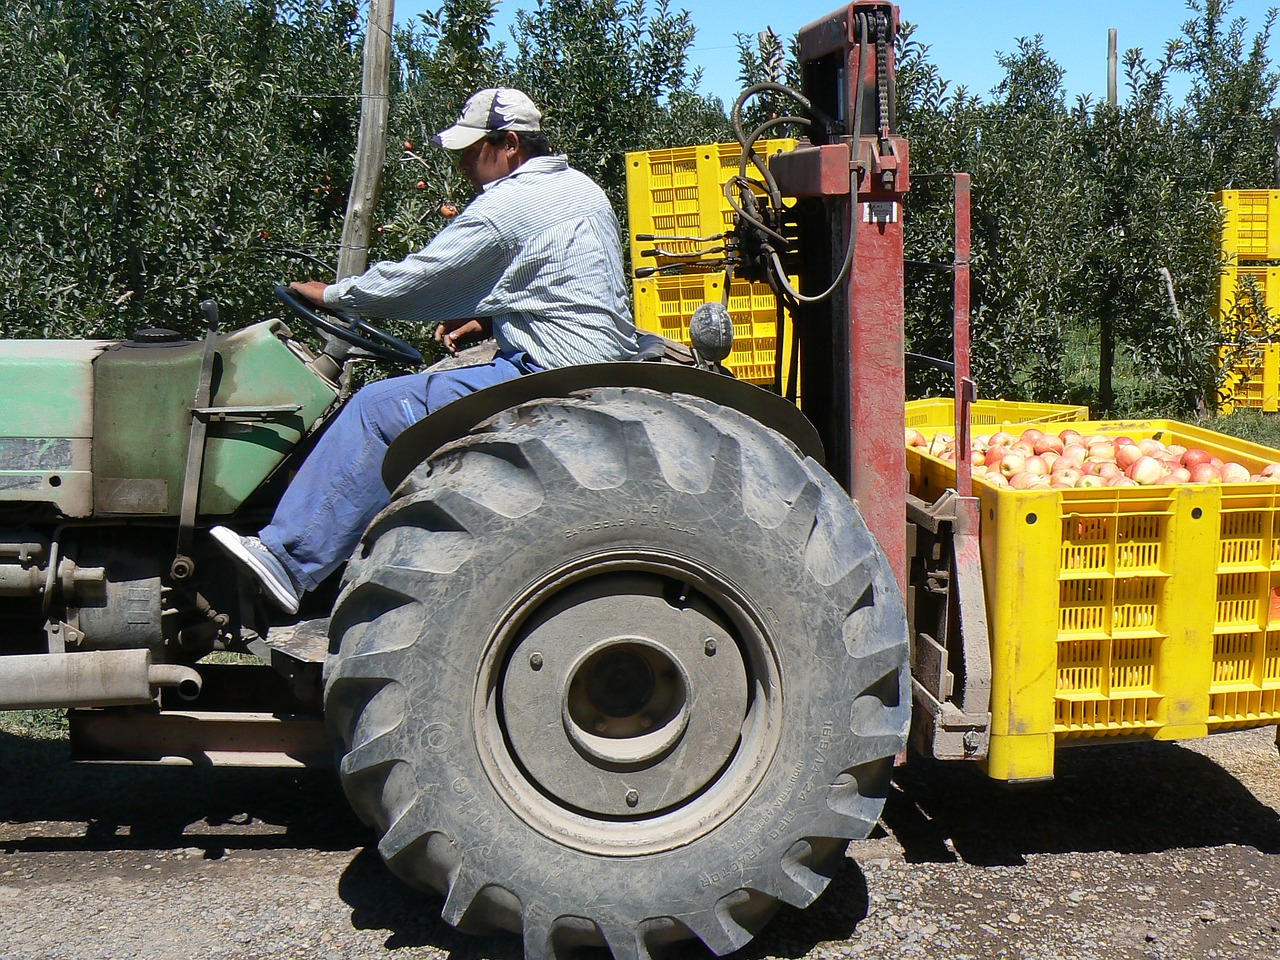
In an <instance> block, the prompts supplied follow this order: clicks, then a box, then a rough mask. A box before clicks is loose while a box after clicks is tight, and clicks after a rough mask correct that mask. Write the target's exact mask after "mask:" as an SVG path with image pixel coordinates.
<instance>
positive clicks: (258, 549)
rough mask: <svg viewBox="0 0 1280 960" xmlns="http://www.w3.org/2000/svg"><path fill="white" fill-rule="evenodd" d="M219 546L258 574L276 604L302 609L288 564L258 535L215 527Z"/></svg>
mask: <svg viewBox="0 0 1280 960" xmlns="http://www.w3.org/2000/svg"><path fill="white" fill-rule="evenodd" d="M209 535H210V536H211V537H213V539H214V541H215V542H216V543H217V544H218V546H220V547H222V549H223V550H225V551H226V552H227V554H228V555H229V556H230V557H231V559H232V560H235V561H236V562H237V563H238V564H240V566H241V567H243V568H244V569H245V570H248V571H249V572H250V573H251V574H253V575H254V577H255V578H257V580H258V582H259V583H260V584H262V587H263V589H264V590H266V592H267V596H269V597H270V598H271V599H272V600H273V601H275V604H276V606H278V607H280V608H281V609H282V610H284V612H285V613H297V612H298V600H299V597H298V588H297V587H295V586H294V585H293V579H292V578H291V577H290V576H289V571H288V570H286V569H285V567H284V564H282V563H281V562H280V561H279V560H277V559H276V555H275V554H274V553H272V552H271V551H270V550H268V549H267V547H266V546H265V545H264V544H263V542H262V541H261V540H259V539H258V538H257V537H242V536H240V534H238V533H236V532H235V531H234V530H232V529H231V528H229V527H213V528H211V529H210V530H209Z"/></svg>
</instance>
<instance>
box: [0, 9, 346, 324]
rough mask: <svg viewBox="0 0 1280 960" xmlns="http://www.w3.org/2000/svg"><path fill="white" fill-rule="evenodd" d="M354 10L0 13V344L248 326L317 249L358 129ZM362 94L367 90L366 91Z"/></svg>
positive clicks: (36, 10) (336, 207)
mask: <svg viewBox="0 0 1280 960" xmlns="http://www.w3.org/2000/svg"><path fill="white" fill-rule="evenodd" d="M355 27H356V7H355V4H354V3H324V2H321V0H292V2H289V3H286V4H284V5H283V9H277V7H276V5H275V4H272V3H268V2H266V0H253V2H251V3H248V4H246V3H244V2H237V0H110V2H105V0H17V2H15V3H13V4H10V5H9V7H8V8H7V9H6V11H5V15H4V16H3V17H0V89H3V90H4V91H5V96H6V99H7V100H8V103H7V104H6V108H5V110H4V111H2V112H0V138H2V139H3V141H4V143H5V144H6V160H5V161H4V165H5V167H6V175H4V176H0V206H2V207H3V209H4V211H5V219H6V226H7V228H8V231H9V233H10V235H11V236H13V237H22V238H24V242H22V243H16V242H15V243H11V244H8V245H7V246H6V247H5V248H4V250H3V252H2V253H0V314H2V315H3V316H4V318H5V319H4V334H5V335H6V336H72V335H96V336H108V335H110V336H115V335H121V334H123V333H125V332H127V331H128V330H129V329H132V328H135V327H138V326H144V325H155V326H172V327H177V328H179V329H185V330H187V331H189V332H192V331H194V330H195V329H196V328H197V327H198V324H199V321H198V309H197V305H198V302H199V301H200V300H201V299H203V298H205V297H214V298H216V299H218V300H219V301H220V302H221V303H222V305H223V313H224V317H225V318H226V319H227V320H228V321H229V322H230V323H238V322H242V321H244V320H247V319H249V318H251V317H254V316H260V315H261V311H262V310H263V309H264V306H265V299H266V297H265V295H264V291H269V290H270V288H271V285H272V283H273V282H276V281H278V280H279V279H280V278H281V277H282V276H284V275H286V271H287V269H288V264H289V260H288V256H287V255H286V254H284V253H282V252H281V250H280V247H281V246H285V247H289V248H301V249H316V248H318V246H319V245H320V243H321V238H322V237H323V236H324V234H325V228H326V226H327V224H328V222H329V221H330V220H331V219H332V218H333V217H334V215H335V211H336V213H337V216H338V218H339V219H340V217H341V212H340V210H341V208H340V205H338V204H337V203H336V202H335V200H334V198H333V197H332V195H331V194H332V191H333V190H334V185H335V184H336V183H338V182H340V176H341V174H340V173H339V172H338V171H337V170H336V168H335V157H336V156H337V155H339V154H340V153H342V152H344V151H347V150H348V149H349V148H347V147H346V144H348V143H349V142H350V141H351V140H352V139H353V133H354V126H353V117H354V112H353V110H352V101H351V98H350V96H349V94H350V91H352V90H353V89H358V77H359V64H358V58H357V55H356V53H355V50H354V48H353V42H354V39H355V34H356V30H355ZM353 80H354V84H353V82H352V81H353Z"/></svg>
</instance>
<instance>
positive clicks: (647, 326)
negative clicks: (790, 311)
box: [635, 273, 790, 383]
mask: <svg viewBox="0 0 1280 960" xmlns="http://www.w3.org/2000/svg"><path fill="white" fill-rule="evenodd" d="M635 293H636V325H637V326H638V327H640V329H642V330H648V331H650V332H651V333H660V334H662V335H663V336H664V337H668V338H670V339H672V340H679V341H680V342H681V343H683V344H685V345H686V346H687V345H688V344H689V319H690V318H691V317H692V316H693V311H694V310H696V309H697V308H698V307H699V306H700V305H702V304H704V303H710V302H712V301H715V302H719V301H720V300H721V298H722V295H723V293H724V274H723V273H705V274H692V275H686V276H675V277H651V278H649V279H647V280H637V281H636V285H635ZM729 315H730V316H731V317H733V352H732V353H730V354H729V356H728V357H727V358H726V359H725V361H724V362H725V365H726V366H727V367H728V368H729V369H730V370H732V371H733V373H734V376H736V377H737V378H738V379H740V380H748V381H750V382H752V383H772V382H773V366H774V354H775V352H776V350H777V336H778V312H777V301H776V300H775V298H774V296H773V291H772V290H770V289H769V285H768V284H767V283H747V282H746V281H745V280H735V281H734V282H733V285H732V286H731V287H730V288H729ZM788 339H789V338H788ZM789 346H790V344H789V343H788V348H789ZM785 358H786V359H787V360H789V358H790V350H789V349H788V350H787V351H786V356H785Z"/></svg>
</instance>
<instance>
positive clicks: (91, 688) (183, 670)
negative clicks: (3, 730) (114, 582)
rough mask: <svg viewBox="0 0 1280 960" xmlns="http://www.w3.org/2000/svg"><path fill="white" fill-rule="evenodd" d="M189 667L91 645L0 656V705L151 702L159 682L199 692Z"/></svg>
mask: <svg viewBox="0 0 1280 960" xmlns="http://www.w3.org/2000/svg"><path fill="white" fill-rule="evenodd" d="M200 686H201V680H200V674H198V673H197V672H196V671H195V670H193V669H191V668H190V667H182V666H178V665H177V664H172V663H152V662H151V651H150V650H94V651H87V652H84V653H37V654H23V655H20V656H11V657H0V710H35V709H43V708H48V707H125V706H134V705H142V704H146V703H151V702H152V701H153V700H155V697H156V693H157V692H158V690H159V688H160V687H176V688H177V690H178V696H180V697H182V698H183V699H184V700H194V699H195V698H196V697H198V696H199V695H200Z"/></svg>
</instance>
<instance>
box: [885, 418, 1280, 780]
mask: <svg viewBox="0 0 1280 960" xmlns="http://www.w3.org/2000/svg"><path fill="white" fill-rule="evenodd" d="M1029 425H1030V424H1020V425H1014V426H1013V427H1010V428H1006V429H1008V431H1009V432H1010V433H1015V434H1016V433H1018V432H1020V431H1021V429H1023V428H1024V427H1025V426H1029ZM1040 426H1043V425H1042V424H1041V425H1040ZM1073 426H1074V427H1075V429H1078V430H1079V431H1080V432H1081V433H1083V434H1085V435H1089V434H1092V433H1105V434H1108V435H1113V436H1118V435H1127V436H1129V437H1132V438H1133V439H1135V440H1138V439H1141V438H1143V437H1156V438H1158V439H1160V440H1162V441H1164V442H1165V443H1166V444H1169V443H1180V444H1182V445H1184V446H1188V447H1202V448H1204V449H1206V450H1209V451H1210V452H1212V453H1214V454H1216V455H1217V456H1220V457H1223V458H1224V459H1231V460H1236V461H1238V462H1240V463H1242V464H1244V465H1245V466H1246V467H1248V468H1249V469H1250V471H1251V472H1254V473H1256V472H1258V471H1260V470H1261V468H1262V467H1263V466H1264V465H1265V464H1267V463H1272V462H1277V461H1280V451H1277V450H1272V449H1269V448H1267V447H1262V446H1260V445H1258V444H1254V443H1249V442H1246V441H1243V440H1236V439H1234V438H1230V437H1226V436H1223V435H1221V434H1217V433H1214V432H1212V431H1209V430H1204V429H1201V428H1198V427H1194V426H1191V425H1188V424H1182V423H1177V422H1174V421H1169V420H1145V421H1084V422H1081V423H1076V424H1073ZM934 429H936V428H929V429H922V432H924V433H925V434H926V435H930V434H931V433H932V432H934ZM907 469H908V472H909V477H910V486H911V490H912V492H913V493H914V494H916V495H917V496H919V497H921V498H923V499H925V500H929V501H932V500H934V499H936V498H937V497H938V496H939V495H940V494H941V492H942V491H943V490H945V489H947V488H948V487H951V486H953V485H954V483H955V469H954V466H953V465H952V464H950V463H947V462H945V461H942V460H939V459H937V458H935V457H931V456H929V455H927V454H925V453H923V452H921V451H920V450H918V449H912V448H908V450H907ZM974 490H975V492H976V494H977V496H978V498H979V501H980V505H981V511H982V529H981V546H982V563H983V582H984V584H985V587H986V593H987V622H988V626H989V628H990V632H991V658H992V701H991V713H992V729H991V746H990V752H989V754H988V757H987V761H986V763H987V770H988V773H989V774H990V775H991V776H992V777H994V778H996V779H1001V780H1026V779H1037V778H1043V777H1048V776H1051V775H1052V774H1053V761H1054V748H1055V745H1056V744H1057V743H1059V742H1064V741H1082V740H1090V739H1097V740H1103V739H1108V738H1111V739H1114V738H1119V737H1134V736H1139V737H1147V738H1151V739H1156V740H1177V739H1190V738H1194V737H1201V736H1204V735H1206V734H1207V733H1209V732H1211V731H1214V730H1222V729H1232V728H1237V727H1252V726H1264V725H1270V724H1277V723H1280V483H1275V482H1263V483H1243V484H1196V485H1179V486H1172V485H1171V486H1154V487H1097V488H1086V489H1071V490H1004V489H997V488H995V487H993V486H990V485H988V484H985V483H982V482H975V484H974Z"/></svg>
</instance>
